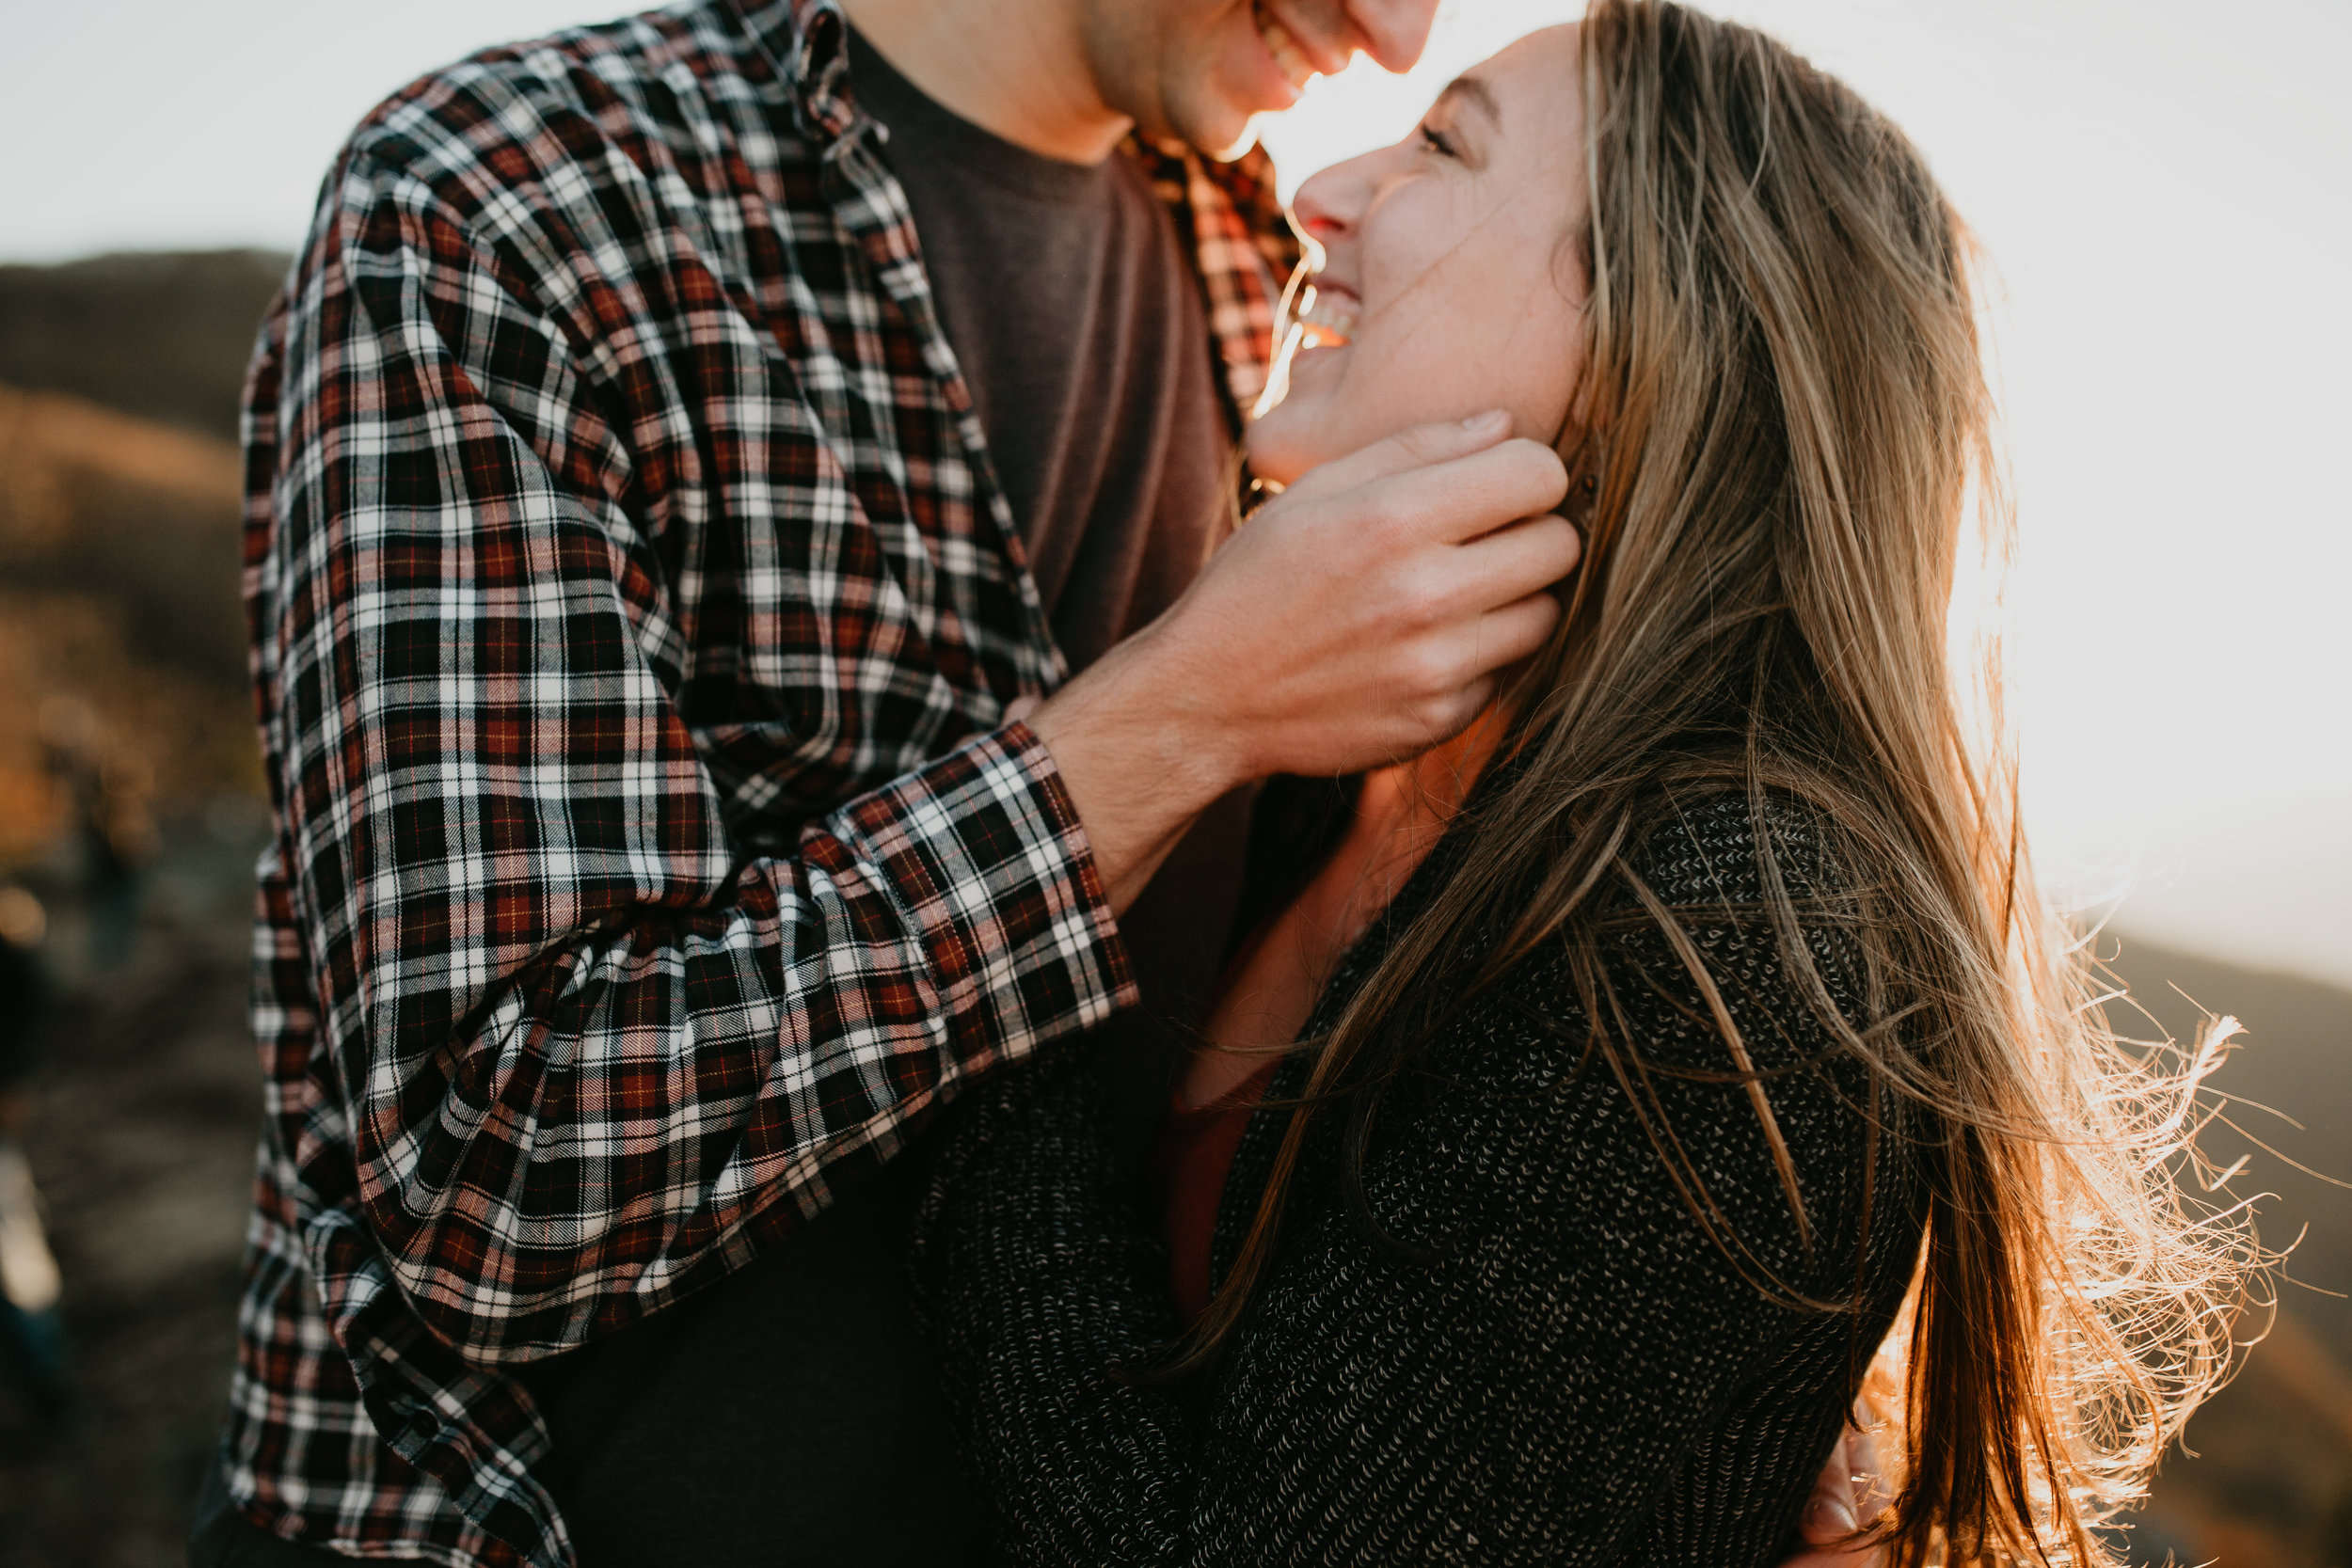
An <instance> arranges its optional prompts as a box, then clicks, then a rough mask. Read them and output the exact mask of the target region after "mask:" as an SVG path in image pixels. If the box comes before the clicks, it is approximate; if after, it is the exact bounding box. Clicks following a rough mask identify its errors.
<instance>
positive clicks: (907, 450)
mask: <svg viewBox="0 0 2352 1568" xmlns="http://www.w3.org/2000/svg"><path fill="white" fill-rule="evenodd" d="M843 36H844V29H843V24H842V21H841V18H840V15H839V14H838V12H837V11H836V10H835V9H834V5H833V4H832V0H790V3H785V0H774V3H771V4H767V5H764V6H761V5H759V4H757V0H703V3H701V4H696V5H691V6H688V7H684V8H678V9H675V10H671V11H666V12H660V13H656V14H653V15H649V16H643V17H637V18H633V19H629V20H627V21H623V22H618V23H614V24H611V25H608V26H603V27H597V28H592V29H586V30H582V31H577V32H570V33H565V34H563V35H560V36H558V37H556V38H553V39H550V40H546V41H543V42H539V43H533V44H526V45H517V46H516V47H513V48H508V49H501V50H496V51H492V52H490V53H487V54H485V55H478V56H476V57H475V58H473V59H471V60H469V61H467V62H466V63H464V64H462V65H459V66H456V67H453V68H452V69H450V70H448V71H442V72H439V73H437V74H436V75H434V76H432V77H429V78H427V79H426V80H424V81H422V82H421V83H419V84H417V85H416V86H414V87H410V88H408V89H407V90H405V92H403V93H401V94H400V95H399V96H398V97H396V98H394V99H393V100H392V101H391V102H390V103H387V104H386V105H385V106H383V107H382V108H380V109H379V110H377V111H376V112H375V113H374V114H373V115H372V116H371V117H370V118H369V119H368V120H367V121H366V122H365V123H364V124H363V125H362V126H361V127H360V129H359V130H358V133H357V134H356V135H355V136H354V138H353V140H352V142H351V144H350V146H349V147H348V149H347V150H345V152H344V153H343V155H342V159H341V160H340V162H339V163H338V164H337V166H336V167H335V169H334V171H333V173H332V175H331V176H330V178H329V180H328V182H327V184H326V191H325V194H324V197H323V198H322V204H321V208H320V212H319V215H318V219H317V222H316V225H315V227H314V229H313V230H312V233H311V235H310V240H309V242H308V245H307V247H306V249H305V252H304V254H303V256H302V257H301V259H300V261H299V263H298V264H297V266H296V268H295V270H294V275H293V277H292V279H291V281H290V284H289V288H288V292H287V294H286V296H285V297H284V299H283V300H282V301H281V302H280V305H279V307H278V309H277V310H276V312H275V313H274V314H273V315H272V317H271V319H270V321H269V322H268V324H267V325H266V326H265V327H264V329H263V334H262V343H261V347H260V350H259V352H258V355H257V357H256V360H255V366H254V372H253V378H252V383H251V387H250V388H249V392H248V407H247V420H248V426H247V451H248V454H249V457H248V462H249V478H248V483H247V519H248V523H247V534H246V597H247V602H248V607H249V610H250V615H251V625H252V629H253V668H254V676H255V680H256V686H257V702H258V705H259V713H260V720H261V726H262V738H263V744H264V746H265V748H266V751H267V754H268V761H269V771H270V777H271V780H272V787H273V791H274V795H275V805H276V827H277V832H276V838H275V842H274V844H273V846H272V847H271V848H270V850H269V851H268V853H267V854H266V855H265V856H264V857H263V860H262V865H261V889H260V908H259V923H258V927H257V933H256V936H257V949H256V960H257V963H256V990H255V999H254V1006H253V1021H254V1030H255V1034H256V1037H257V1038H258V1041H259V1044H260V1049H261V1053H262V1061H263V1064H264V1067H265V1069H266V1071H267V1076H268V1087H267V1091H266V1092H267V1110H268V1120H267V1127H266V1132H265V1134H264V1137H263V1141H262V1149H261V1161H260V1171H259V1175H258V1180H257V1203H256V1212H255V1215H254V1221H253V1227H252V1234H251V1238H250V1246H249V1255H248V1259H247V1285H246V1298H245V1304H244V1310H243V1314H242V1319H241V1323H242V1346H241V1350H240V1356H239V1365H238V1369H237V1374H236V1381H235V1386H234V1389H233V1394H232V1399H231V1408H230V1418H229V1427H228V1434H227V1464H228V1474H229V1481H230V1494H231V1496H232V1497H234V1499H235V1500H236V1501H237V1502H238V1504H239V1505H240V1506H241V1507H242V1508H243V1509H244V1510H245V1511H246V1513H247V1514H248V1515H249V1516H250V1517H252V1518H253V1519H255V1520H256V1521H258V1522H260V1523H262V1524H264V1525H266V1526H268V1527H270V1528H274V1529H276V1530H278V1532H279V1533H280V1534H282V1535H286V1536H289V1537H293V1538H298V1539H302V1540H305V1541H310V1542H314V1543H319V1544H329V1545H332V1546H334V1547H336V1548H338V1549H340V1550H342V1551H343V1552H346V1553H350V1554H353V1555H358V1556H373V1557H414V1558H423V1559H428V1560H436V1561H439V1562H444V1563H449V1564H458V1563H474V1562H489V1563H508V1562H520V1561H529V1562H532V1563H546V1564H555V1563H564V1562H567V1561H569V1560H570V1558H571V1552H570V1548H569V1544H568V1543H567V1541H566V1538H565V1535H564V1526H563V1523H562V1521H561V1519H560V1518H558V1517H557V1515H556V1513H555V1511H554V1509H553V1507H552V1505H551V1504H550V1502H549V1499H548V1495H547V1493H546V1491H545V1489H544V1488H543V1487H542V1485H541V1484H540V1483H539V1481H537V1480H536V1479H535V1478H534V1476H533V1473H532V1467H533V1465H536V1464H538V1463H540V1462H541V1461H542V1460H543V1459H544V1458H545V1455H546V1453H547V1446H548V1436H547V1429H546V1426H545V1423H544V1422H543V1421H542V1419H541V1418H540V1416H539V1414H538V1412H537V1411H536V1410H535V1409H534V1407H533V1406H532V1402H531V1399H530V1396H529V1394H528V1393H527V1392H526V1390H525V1389H524V1388H523V1386H521V1384H520V1383H519V1382H517V1381H516V1379H515V1378H513V1377H511V1376H509V1375H507V1373H508V1371H509V1370H511V1369H513V1368H515V1367H516V1366H517V1365H518V1364H520V1363H525V1362H529V1361H531V1360H532V1359H534V1358H536V1357H541V1356H545V1355H548V1354H553V1353H555V1352H558V1351H561V1350H564V1349H566V1348H569V1347H572V1346H577V1345H580V1344H582V1343H584V1342H586V1341H588V1340H590V1339H592V1338H596V1337H597V1336H598V1335H601V1334H605V1333H608V1332H610V1331H612V1330H613V1329H616V1328H619V1327H621V1326H622V1325H624V1324H627V1323H630V1322H632V1321H634V1320H636V1319H638V1318H640V1317H642V1316H643V1315H644V1314H645V1313H647V1312H652V1311H656V1310H659V1309H660V1308H661V1307H664V1306H665V1305H667V1304H669V1303H671V1302H673V1301H675V1300H676V1299H678V1298H679V1297H680V1296H682V1295H684V1294H686V1293H688V1292H689V1291H693V1290H695V1289H696V1288H698V1287H700V1286H703V1285H706V1284H708V1283H709V1282H711V1281H712V1280H714V1279H716V1278H718V1277H720V1276H721V1275H724V1274H725V1273H726V1272H727V1271H728V1270H730V1269H732V1268H734V1267H736V1266H737V1265H739V1264H740V1263H742V1262H744V1261H745V1260H747V1259H750V1258H751V1257H753V1256H754V1255H755V1254H756V1253H757V1252H758V1251H759V1250H760V1249H761V1248H762V1247H764V1246H766V1245H768V1244H770V1243H773V1242H774V1241H775V1240H776V1239H777V1238H778V1237H780V1236H782V1235H784V1234H785V1233H786V1232H787V1231H789V1230H790V1229H791V1228H792V1227H794V1226H795V1225H796V1224H797V1223H798V1222H799V1221H800V1220H802V1219H803V1218H804V1217H806V1216H808V1215H811V1214H814V1213H816V1212H818V1211H819V1210H820V1209H822V1208H823V1207H824V1206H825V1204H826V1203H827V1202H828V1200H829V1198H830V1196H831V1194H832V1193H833V1192H834V1190H835V1189H836V1188H837V1187H838V1186H839V1185H840V1184H841V1183H842V1182H843V1181H845V1180H852V1179H854V1178H855V1177H856V1176H858V1175H859V1174H861V1173H863V1172H866V1171H867V1170H870V1169H871V1168H872V1167H874V1166H875V1165H877V1164H879V1163H880V1162H882V1160H884V1159H886V1158H888V1157H889V1156H890V1155H891V1154H892V1153H893V1152H894V1151H895V1150H897V1149H898V1148H899V1147H900V1145H901V1144H902V1142H903V1141H904V1140H905V1138H906V1137H907V1136H908V1134H909V1132H911V1131H912V1130H913V1129H914V1127H915V1126H916V1125H917V1124H918V1123H919V1122H920V1121H921V1120H922V1118H923V1117H924V1116H925V1115H926V1114H927V1113H928V1112H929V1111H930V1109H931V1108H932V1107H933V1106H935V1105H937V1104H938V1103H939V1102H940V1101H943V1100H944V1099H946V1098H947V1097H948V1096H950V1095H952V1094H953V1093H954V1092H956V1091H957V1090H958V1089H959V1087H960V1086H961V1085H963V1084H964V1083H965V1082H967V1081H968V1080H969V1079H970V1078H971V1077H972V1076H973V1075H974V1074H976V1073H978V1072H980V1071H982V1070H985V1069H987V1068H989V1067H991V1066H993V1065H994V1064H996V1063H999V1062H1006V1061H1012V1060H1017V1059H1019V1058H1021V1057H1023V1056H1025V1055H1027V1054H1028V1053H1031V1052H1033V1051H1035V1050H1036V1049H1037V1048H1038V1046H1039V1045H1040V1044H1041V1043H1042V1042H1044V1041H1046V1040H1049V1039H1052V1038H1054V1037H1059V1036H1065V1035H1068V1034H1070V1033H1072V1032H1073V1031H1075V1030H1079V1029H1083V1028H1085V1027H1087V1026H1088V1025H1089V1024H1091V1023H1094V1022H1098V1021H1100V1020H1101V1019H1103V1018H1104V1017H1105V1016H1106V1015H1107V1014H1109V1013H1110V1012H1111V1011H1112V1010H1113V1009H1115V1008H1117V1007H1119V1006H1123V1005H1125V1004H1126V1003H1127V1002H1129V1001H1130V1000H1131V999H1132V997H1133V995H1134V985H1133V981H1132V980H1131V978H1130V976H1129V974H1128V971H1127V965H1126V959H1125V956H1124V954H1123V952H1122V950H1121V948H1120V943H1119V940H1118V934H1117V928H1116V927H1115V925H1114V923H1113V920H1112V918H1111V914H1110V911H1109V910H1108V908H1107V907H1106V905H1105V904H1104V898H1103V893H1102V889H1101V887H1100V885H1099V884H1098V882H1097V879H1096V877H1095V874H1094V871H1093V867H1092V864H1091V862H1090V861H1089V858H1088V853H1087V849H1086V846H1085V841H1084V837H1083V835H1082V833H1081V832H1080V830H1079V826H1078V822H1077V819H1076V816H1075V815H1074V814H1073V811H1072V808H1071V805H1070V801H1069V800H1068V798H1067V796H1066V795H1065V793H1064V792H1063V790H1062V787H1061V784H1060V782H1059V779H1058V777H1057V774H1056V773H1055V771H1054V768H1053V765H1052V763H1051V761H1050V759H1049V758H1048V757H1047V755H1046V754H1045V752H1044V751H1043V749H1042V748H1041V745H1040V744H1039V742H1038V740H1037V738H1036V736H1033V735H1032V734H1031V733H1030V732H1029V731H1028V730H1027V729H1025V727H1024V726H1022V725H1020V724H1018V723H1006V722H1005V721H1004V714H1005V711H1006V708H1007V706H1008V705H1009V704H1010V703H1011V702H1012V701H1013V700H1014V699H1016V698H1018V697H1023V696H1029V695H1036V694H1040V693H1042V692H1045V691H1048V690H1051V689H1053V687H1054V686H1055V685H1056V684H1057V682H1058V681H1059V680H1060V679H1061V678H1062V676H1063V673H1064V671H1063V666H1062V661H1061V657H1060V655H1059V654H1058V653H1057V651H1056V649H1055V647H1054V644H1053V641H1052V638H1051V636H1050V633H1049V631H1048V629H1047V625H1046V621H1045V618H1044V615H1043V613H1042V611H1041V606H1040V604H1039V600H1038V595H1037V591H1036V588H1035V585H1034V584H1033V583H1032V582H1031V581H1030V579H1029V577H1028V574H1027V571H1026V569H1025V566H1024V564H1023V562H1022V555H1021V549H1020V545H1019V542H1018V538H1017V536H1016V535H1015V533H1014V531H1013V528H1012V521H1011V518H1010V516H1009V514H1008V512H1007V510H1006V506H1005V502H1004V499H1003V497H1002V496H1001V494H1000V493H999V492H998V490H997V488H996V485H995V483H994V481H993V477H992V476H991V475H990V472H989V470H988V467H987V464H986V461H985V459H984V457H983V456H982V450H983V449H982V443H981V437H980V432H979V427H978V424H977V420H976V418H975V416H974V413H973V409H972V403H971V399H970V396H969V394H968V392H967V391H966V389H965V388H964V386H963V384H962V382H961V380H960V378H959V376H958V373H957V372H956V369H955V364H954V359H953V356H952V355H951V353H950V352H949V350H948V347H947V345H946V341H945V339H944V338H943V337H942V336H941V334H940V331H939V327H938V325H937V322H936V319H935V316H934V313H933V310H932V306H931V301H930V293H929V285H928V284H927V282H926V280H925V278H924V275H923V270H922V266H921V262H920V259H919V257H918V255H917V251H916V246H915V238H914V226H913V222H912V219H911V218H910V216H909V214H908V210H907V204H906V199H905V197H904V194H903V193H902V192H901V191H900V190H899V189H898V185H897V182H895V181H893V180H892V179H891V178H890V176H889V174H888V172H887V170H886V169H885V167H884V166H883V165H882V162H881V160H880V158H879V157H878V155H877V148H878V145H879V144H878V141H877V139H876V135H875V128H874V127H873V125H872V124H871V123H870V122H869V121H867V120H866V119H863V118H862V117H861V116H860V115H859V114H858V112H857V110H856V108H855V106H854V104H853V103H851V102H850V98H849V96H848V87H847V60H846V56H845V53H844V50H843V47H842V44H843ZM1127 155H1131V156H1136V157H1138V158H1141V159H1143V160H1144V161H1145V162H1146V163H1147V164H1148V165H1149V166H1151V168H1152V175H1153V178H1154V180H1155V182H1156V183H1157V185H1158V187H1159V188H1160V189H1161V190H1162V191H1163V193H1164V194H1166V195H1167V197H1168V199H1169V200H1170V202H1171V205H1172V207H1173V209H1174V211H1175V212H1176V214H1177V217H1178V219H1179V222H1180V227H1181V229H1182V231H1183V232H1184V233H1185V234H1186V235H1187V236H1189V237H1190V239H1191V241H1192V243H1193V244H1194V245H1195V247H1196V249H1197V252H1198V256H1199V260H1200V276H1201V282H1202V286H1203V291H1204V297H1205V298H1206V299H1207V301H1208V303H1209V308H1210V316H1211V321H1212V325H1213V326H1214V328H1215V329H1216V334H1217V336H1218V340H1219V343H1218V346H1219V350H1220V352H1221V355H1222V357H1223V361H1224V364H1225V366H1226V370H1227V377H1226V379H1227V387H1228V390H1229V392H1230V393H1231V395H1232V400H1233V402H1234V404H1235V405H1236V406H1237V407H1247V406H1248V404H1249V402H1250V400H1251V399H1252V398H1254V397H1255V395H1256V393H1257V390H1258V388H1259V387H1260V385H1262V383H1263V377H1264V374H1265V361H1266V356H1267V353H1268V348H1269V342H1268V340H1269V334H1270V327H1271V320H1272V310H1273V302H1274V298H1275V293H1276V290H1277V287H1278V284H1279V278H1280V276H1281V273H1282V270H1283V269H1284V268H1285V267H1287V265H1288V264H1289V261H1290V260H1291V256H1292V252H1291V251H1290V249H1289V245H1290V241H1289V238H1288V235H1287V233H1286V232H1285V230H1283V228H1282V225H1281V222H1280V216H1279V212H1278V211H1277V209H1276V207H1275V204H1274V201H1273V198H1272V194H1271V187H1270V182H1269V181H1268V179H1267V173H1268V171H1267V169H1266V166H1265V165H1264V164H1263V160H1262V159H1258V158H1255V157H1253V158H1252V159H1249V160H1246V161H1245V162H1243V163H1242V164H1239V165H1236V166H1229V167H1211V166H1206V165H1204V164H1203V163H1201V162H1200V160H1198V159H1196V158H1193V157H1191V156H1190V155H1184V154H1174V153H1167V152H1157V151H1151V150H1143V149H1139V148H1132V147H1131V148H1130V149H1129V151H1128V154H1127Z"/></svg>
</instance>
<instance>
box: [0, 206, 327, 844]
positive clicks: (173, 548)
mask: <svg viewBox="0 0 2352 1568" xmlns="http://www.w3.org/2000/svg"><path fill="white" fill-rule="evenodd" d="M285 269H286V258H285V257H284V256H282V255H278V254H276V253H273V252H268V251H259V250H224V251H201V252H186V253H166V254H152V255H119V256H100V257H95V258H92V259H90V260H88V261H74V262H70V263H67V264H65V265H61V266H0V866H4V865H7V864H10V863H24V862H25V861H27V860H29V859H32V858H34V857H36V856H37V855H39V854H40V852H41V851H42V850H43V849H44V847H47V846H48V845H49V844H50V843H51V842H52V841H53V840H54V839H56V836H57V835H58V833H59V832H61V830H62V829H63V827H64V823H63V821H62V813H63V811H64V809H65V802H64V801H63V800H61V799H59V798H58V792H57V791H56V790H54V789H53V788H51V779H50V765H51V763H52V762H53V760H54V755H53V749H52V747H51V746H50V745H49V744H48V742H47V741H46V740H45V739H44V737H43V735H42V716H43V715H44V714H48V715H50V716H51V717H52V718H53V719H54V718H55V717H56V714H57V713H58V712H59V710H60V706H61V705H63V706H65V707H68V708H71V709H72V711H74V712H77V713H88V714H91V715H94V717H95V721H96V727H97V737H96V741H95V744H98V745H100V746H102V747H103V749H104V750H105V751H106V752H108V753H109V754H111V755H116V756H119V757H127V758H129V759H131V760H132V762H133V763H135V768H136V769H137V770H138V771H139V772H140V773H142V774H145V773H146V772H148V771H150V770H151V772H152V774H153V787H154V790H155V793H156V798H157V802H158V804H159V805H163V806H165V807H167V808H168V807H169V806H171V805H173V804H175V803H176V804H180V805H183V806H184V805H190V804H195V803H199V802H201V801H202V800H207V799H210V798H215V797H218V796H220V795H223V794H228V793H245V794H255V793H258V792H259V790H260V786H261V778H260V772H259V765H258V762H257V760H256V756H255V752H254V745H253V739H252V724H251V720H250V717H249V710H248V708H247V706H246V697H245V637H244V630H243V626H242V622H241V617H240V612H239V610H238V591H237V579H238V570H239V544H238V505H239V495H238V492H239V478H240V473H239V466H238V459H237V452H236V447H235V444H234V443H235V440H236V434H237V408H238V396H239V392H240V389H241V388H242V387H243V384H244V380H245V366H246V359H247V357H248V356H250V354H251V352H252V346H253V335H254V330H255V328H256V327H257V326H258V325H259V324H260V322H261V319H262V312H263V310H264V309H266V308H267V306H268V303H269V300H270V297H271V295H272V293H274V292H275V291H276V289H277V287H278V280H279V278H280V277H282V276H283V275H284V272H285ZM54 727H55V726H54V724H53V726H52V728H53V729H54ZM49 738H50V739H54V736H51V737H49Z"/></svg>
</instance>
